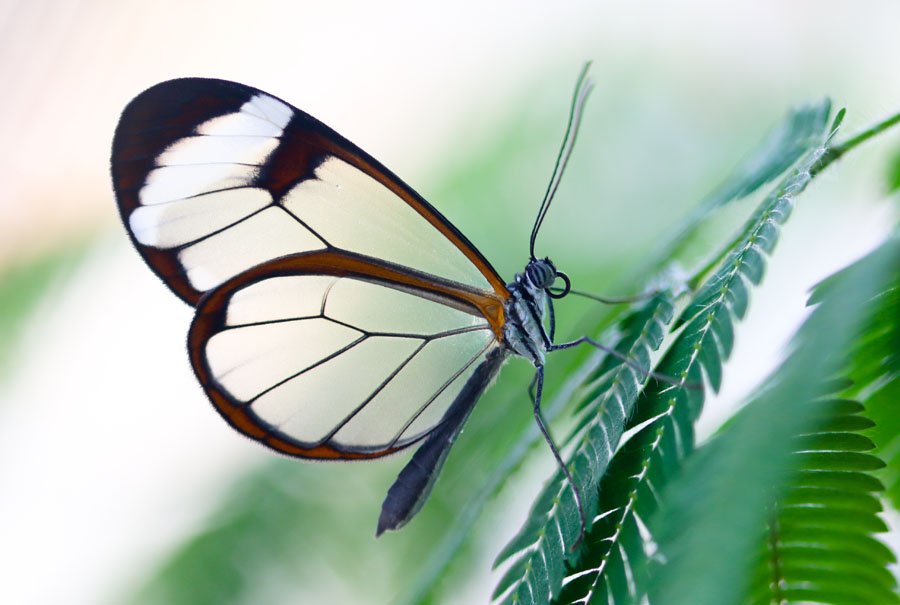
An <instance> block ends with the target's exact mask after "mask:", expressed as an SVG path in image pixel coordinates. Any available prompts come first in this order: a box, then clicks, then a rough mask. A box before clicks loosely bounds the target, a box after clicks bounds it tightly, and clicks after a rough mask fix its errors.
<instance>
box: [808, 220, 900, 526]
mask: <svg viewBox="0 0 900 605" xmlns="http://www.w3.org/2000/svg"><path fill="white" fill-rule="evenodd" d="M893 239H894V240H897V239H900V233H897V234H896V235H895V236H894V238H893ZM834 287H835V286H834V284H833V280H826V281H825V282H823V283H822V284H820V286H819V287H818V288H817V289H816V291H815V292H814V294H813V297H812V298H811V301H812V302H816V301H817V300H819V299H821V298H822V297H824V296H827V295H828V293H829V292H830V291H831V290H833V288H834ZM858 313H859V314H860V316H861V317H863V322H864V328H863V330H861V334H863V336H862V337H860V338H859V339H857V341H856V342H854V343H853V345H852V346H851V347H850V349H849V351H848V353H847V362H848V368H847V376H848V377H849V378H850V379H851V380H852V381H853V386H852V387H851V388H850V389H848V394H849V395H851V396H854V397H857V398H859V399H861V400H862V401H863V402H864V403H865V406H866V412H865V415H866V416H867V417H868V418H871V419H872V420H873V421H874V423H875V426H874V427H873V428H872V429H871V430H870V431H869V432H868V435H869V436H871V438H872V440H873V441H874V442H875V445H876V446H877V450H876V453H877V454H878V455H879V456H881V457H882V458H883V459H884V460H885V461H886V462H887V467H886V468H885V469H884V470H882V471H880V472H879V473H877V476H878V477H879V479H881V480H882V481H884V483H885V484H886V485H887V496H888V498H889V499H890V500H891V502H892V503H893V504H894V507H895V508H898V509H900V414H898V413H897V409H898V406H900V271H898V272H897V274H896V277H895V280H894V282H893V283H891V284H890V286H889V287H888V288H887V289H885V291H884V292H881V293H880V294H879V295H878V296H876V297H874V298H872V299H871V300H869V301H866V304H865V305H863V306H862V307H861V308H860V309H859V311H858Z"/></svg>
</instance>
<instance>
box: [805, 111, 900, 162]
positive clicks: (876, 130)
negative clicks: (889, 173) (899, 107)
mask: <svg viewBox="0 0 900 605" xmlns="http://www.w3.org/2000/svg"><path fill="white" fill-rule="evenodd" d="M897 124H900V112H898V113H895V114H894V115H892V116H890V117H888V118H885V119H884V120H882V121H881V122H878V123H877V124H874V125H873V126H871V127H869V128H867V129H866V130H863V131H862V132H860V133H859V134H857V135H856V136H853V137H850V138H849V139H847V140H846V141H844V142H843V143H841V144H840V145H833V146H831V147H828V149H826V151H825V154H824V155H823V156H822V157H821V158H820V159H819V161H818V162H817V163H816V164H815V165H814V166H812V168H811V169H810V173H811V174H812V175H816V174H818V173H819V172H821V171H822V170H824V169H825V168H826V167H827V166H828V165H829V164H831V163H832V162H834V161H835V160H837V159H838V158H840V157H841V156H843V155H844V154H845V153H847V152H848V151H850V150H851V149H853V148H854V147H856V146H858V145H859V144H861V143H864V142H866V141H868V140H869V139H871V138H872V137H874V136H876V135H879V134H881V133H882V132H884V131H885V130H888V129H889V128H891V127H892V126H895V125H897Z"/></svg>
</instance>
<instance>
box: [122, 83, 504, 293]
mask: <svg viewBox="0 0 900 605" xmlns="http://www.w3.org/2000/svg"><path fill="white" fill-rule="evenodd" d="M112 176H113V185H114V188H115V191H116V196H117V199H118V203H119V210H120V213H121V216H122V220H123V222H124V223H125V226H126V227H127V229H128V232H129V233H130V235H131V239H132V241H133V242H134V244H135V246H136V247H137V248H138V250H139V251H140V252H141V254H142V256H143V257H144V258H145V260H146V261H147V263H148V264H149V265H150V266H151V267H152V268H153V270H154V271H155V272H156V273H157V274H158V275H159V276H160V277H161V278H162V279H163V280H164V281H165V282H166V283H167V284H168V285H169V287H170V288H171V289H172V290H173V291H174V292H175V293H176V294H178V295H179V296H180V297H181V298H183V299H184V300H185V301H187V302H188V303H190V304H192V305H196V304H197V302H198V301H199V300H200V298H201V296H202V295H203V294H204V293H205V292H208V291H210V290H212V289H213V288H215V287H216V286H218V285H220V284H222V283H224V282H225V281H227V280H229V279H230V278H232V277H234V276H236V275H238V274H239V273H241V272H243V271H246V270H247V269H249V268H251V267H254V266H255V265H257V264H259V263H263V262H266V261H268V260H271V259H275V258H279V257H282V256H285V255H289V254H295V253H300V252H308V251H316V250H332V251H333V250H345V251H350V252H353V253H356V254H360V255H365V256H368V257H372V258H377V259H382V260H384V261H388V262H390V263H395V264H398V265H402V266H405V267H409V268H412V269H415V270H417V271H421V272H425V273H428V274H430V275H433V276H437V277H439V278H442V279H446V280H451V281H453V282H455V283H459V284H462V285H464V286H467V287H469V288H475V289H480V290H484V291H493V292H495V293H497V294H500V295H503V296H508V293H507V291H506V289H505V287H504V285H503V282H502V280H501V279H500V278H499V277H498V276H497V274H496V272H495V271H494V269H493V268H492V267H491V266H490V264H489V263H488V262H487V261H486V260H485V259H484V258H483V257H482V256H481V254H480V253H479V252H478V251H477V250H476V249H475V247H474V246H472V245H471V244H470V243H469V242H468V240H467V239H466V238H465V237H464V236H463V235H462V234H461V233H459V232H458V231H457V230H456V229H455V228H454V227H453V226H452V225H451V224H450V223H449V222H448V221H447V220H446V219H444V217H443V216H441V214H440V213H439V212H438V211H437V210H435V209H434V208H433V207H432V206H431V205H429V204H428V203H427V202H426V201H425V200H424V199H422V198H421V197H420V196H419V195H418V194H416V193H415V192H414V191H413V190H412V189H411V188H410V187H409V186H407V185H406V184H405V183H403V182H402V181H401V180H400V179H399V178H397V177H396V176H395V175H394V174H393V173H391V172H390V171H389V170H387V169H386V168H385V167H384V166H382V165H381V164H380V163H378V162H377V161H376V160H374V159H373V158H372V157H371V156H369V155H368V154H366V153H365V152H364V151H362V150H361V149H359V148H358V147H356V146H355V145H354V144H353V143H351V142H349V141H347V140H346V139H344V138H343V137H342V136H340V135H339V134H337V133H336V132H334V131H333V130H331V129H330V128H328V127H327V126H325V125H324V124H322V123H321V122H319V121H318V120H316V119H315V118H313V117H311V116H309V115H307V114H306V113H304V112H302V111H300V110H299V109H296V108H294V107H292V106H291V105H289V104H288V103H285V102H284V101H282V100H280V99H278V98H276V97H274V96H272V95H269V94H267V93H264V92H262V91H260V90H257V89H255V88H251V87H249V86H244V85H242V84H237V83H234V82H227V81H224V80H209V79H199V78H188V79H180V80H171V81H168V82H163V83H161V84H158V85H156V86H154V87H152V88H150V89H148V90H146V91H145V92H143V93H142V94H140V95H139V96H138V97H136V98H135V99H134V100H133V101H132V102H131V103H130V104H129V105H128V106H127V107H126V108H125V111H124V112H123V114H122V117H121V120H120V121H119V125H118V127H117V129H116V134H115V138H114V141H113V151H112Z"/></svg>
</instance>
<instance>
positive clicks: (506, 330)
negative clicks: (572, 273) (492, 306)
mask: <svg viewBox="0 0 900 605" xmlns="http://www.w3.org/2000/svg"><path fill="white" fill-rule="evenodd" d="M555 279H556V269H555V267H554V266H553V263H551V262H550V261H549V260H547V259H544V260H539V259H534V260H532V261H530V262H529V263H528V266H527V267H526V268H525V271H524V272H523V273H517V274H516V277H515V279H514V280H513V282H512V283H510V284H508V285H507V289H508V290H509V293H510V297H509V299H508V300H507V302H506V305H505V307H504V311H505V317H506V323H505V324H504V325H503V341H504V344H506V346H507V347H508V348H509V349H510V350H511V351H512V352H513V353H515V354H516V355H519V356H521V357H524V358H525V359H527V360H528V361H530V362H531V363H532V364H534V365H535V366H536V367H537V366H542V365H544V353H545V352H546V351H547V346H548V345H549V344H550V341H549V338H548V337H547V332H546V330H545V329H544V325H543V319H544V311H545V308H546V306H547V288H549V287H550V285H551V284H553V281H554V280H555Z"/></svg>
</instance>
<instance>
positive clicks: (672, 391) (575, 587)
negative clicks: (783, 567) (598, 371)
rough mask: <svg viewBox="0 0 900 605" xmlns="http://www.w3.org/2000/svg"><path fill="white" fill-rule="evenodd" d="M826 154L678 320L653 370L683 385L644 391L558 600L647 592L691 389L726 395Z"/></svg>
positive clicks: (788, 182) (783, 192) (689, 438)
mask: <svg viewBox="0 0 900 605" xmlns="http://www.w3.org/2000/svg"><path fill="white" fill-rule="evenodd" d="M823 124H824V121H823ZM824 153H825V148H824V147H817V148H815V149H812V150H810V151H809V152H807V154H806V155H805V156H804V158H803V160H802V161H801V162H800V163H799V165H798V167H797V168H796V169H794V170H793V171H792V173H791V174H790V175H789V176H788V177H786V178H785V179H784V180H783V181H782V182H781V183H779V185H778V186H776V187H775V189H774V191H772V192H771V193H770V194H769V195H768V196H766V198H765V199H764V200H763V202H762V203H761V205H760V207H759V208H758V209H757V211H756V212H755V213H754V215H753V216H752V217H751V219H750V220H748V222H747V224H746V226H745V227H744V229H743V230H742V234H741V237H740V238H738V240H737V241H736V244H735V246H734V247H733V249H732V250H731V251H730V252H728V253H727V254H726V255H725V259H724V261H723V262H722V263H721V264H720V266H719V268H718V270H716V271H715V272H714V273H713V274H712V275H711V276H710V277H709V278H708V279H707V280H706V282H705V283H704V284H703V285H702V286H701V287H700V289H699V290H698V292H697V293H696V295H695V296H694V298H693V300H692V301H691V303H690V304H688V306H687V307H686V308H685V310H684V311H683V312H682V313H681V315H680V316H679V318H678V320H677V321H676V322H675V326H676V327H678V326H684V330H683V331H682V333H681V334H679V335H678V337H677V339H676V340H675V342H674V343H673V344H672V345H671V347H670V348H669V350H668V351H667V352H666V354H665V356H664V357H663V359H662V361H661V362H660V364H659V365H658V367H657V368H656V372H658V373H660V374H665V375H669V376H675V377H680V378H682V380H683V383H682V385H681V386H673V385H669V384H664V383H659V382H656V381H651V383H650V384H649V385H648V387H647V389H646V390H645V391H644V393H643V395H642V397H641V399H640V400H639V402H638V405H637V410H636V415H635V417H634V418H633V419H632V421H631V423H630V425H629V427H630V428H631V427H634V428H637V427H638V426H640V424H641V423H642V422H645V421H646V422H647V424H646V425H645V426H644V427H643V428H642V429H641V430H639V431H638V432H637V433H636V434H635V435H634V436H632V438H631V439H630V440H629V441H628V442H626V443H625V444H624V446H623V447H622V449H621V450H620V451H619V452H617V454H616V456H615V458H614V459H613V462H612V463H611V465H610V468H609V471H608V473H607V476H606V477H604V479H603V481H602V482H601V485H600V490H601V506H600V508H599V514H600V515H602V516H603V519H604V520H605V523H600V524H598V525H595V527H594V529H593V530H592V531H591V532H590V533H589V535H588V538H587V540H586V546H587V547H588V554H587V555H586V556H585V557H584V558H583V559H582V560H581V561H579V562H578V564H577V565H575V566H573V567H572V568H571V569H570V573H571V574H572V575H573V576H577V577H576V578H575V579H574V580H572V581H571V582H569V583H568V584H567V585H566V587H565V588H564V590H563V592H562V594H561V595H560V597H559V599H558V602H574V601H578V602H584V603H622V602H629V601H631V600H633V599H637V598H639V597H640V595H641V594H642V590H643V588H642V587H643V586H644V585H645V584H646V582H645V581H644V580H645V577H644V576H643V574H645V573H646V559H647V556H648V553H647V552H645V548H646V545H645V543H644V540H643V539H641V537H640V532H639V531H638V529H639V528H640V525H641V524H642V523H644V522H646V520H647V519H649V518H650V517H651V516H652V515H653V513H654V512H655V511H656V509H657V507H658V506H659V497H660V493H661V491H662V488H663V486H664V485H665V484H666V483H668V482H669V481H670V479H671V478H672V476H673V475H674V474H675V473H676V472H678V470H679V468H680V466H681V463H680V462H679V461H680V460H682V459H683V458H684V457H685V456H686V455H687V454H689V453H690V452H691V450H692V449H693V443H694V439H693V421H694V420H696V418H697V416H698V415H699V413H700V410H701V409H702V406H703V400H704V396H703V392H702V391H701V390H696V389H691V388H688V386H689V385H691V384H700V383H702V379H703V374H705V375H706V378H707V379H708V381H709V384H710V386H711V387H712V388H713V390H718V389H719V386H720V385H721V376H722V363H723V361H725V360H726V359H728V356H729V355H730V353H731V349H732V345H733V339H734V333H733V328H732V325H733V322H734V321H735V320H738V319H741V318H742V317H743V316H744V314H745V312H746V309H747V305H748V303H749V295H748V287H749V286H750V285H755V284H758V283H759V281H760V280H761V278H762V275H763V271H764V269H765V261H764V255H765V254H768V253H769V252H771V250H772V249H773V247H774V245H775V242H776V241H777V238H778V234H779V227H780V225H782V224H783V223H784V222H785V221H786V220H787V218H788V216H789V215H790V210H791V207H792V204H793V198H794V197H795V196H796V195H798V194H799V193H801V192H802V191H803V190H804V189H805V188H806V186H807V185H808V184H809V182H810V180H811V178H812V176H811V168H812V167H813V166H815V165H817V163H818V162H819V161H820V159H821V158H822V156H823V154H824ZM701 368H702V370H701ZM578 574H581V575H578Z"/></svg>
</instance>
